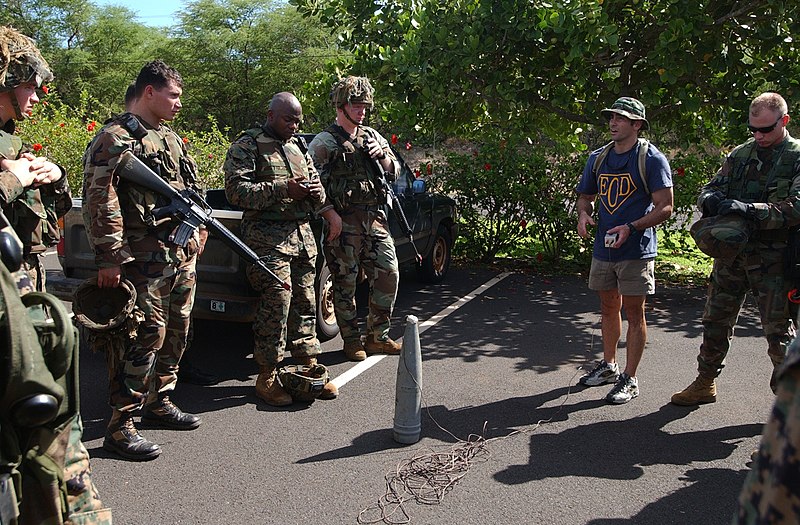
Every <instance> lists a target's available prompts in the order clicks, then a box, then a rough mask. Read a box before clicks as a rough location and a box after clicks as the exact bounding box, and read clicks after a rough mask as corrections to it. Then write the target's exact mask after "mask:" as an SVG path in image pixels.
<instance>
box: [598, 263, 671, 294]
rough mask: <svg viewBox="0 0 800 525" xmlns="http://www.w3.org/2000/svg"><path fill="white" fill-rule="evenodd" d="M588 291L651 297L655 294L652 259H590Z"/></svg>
mask: <svg viewBox="0 0 800 525" xmlns="http://www.w3.org/2000/svg"><path fill="white" fill-rule="evenodd" d="M589 289H590V290H595V291H602V290H614V289H617V290H619V293H620V294H621V295H653V294H654V293H656V278H655V261H654V259H634V260H631V261H616V262H609V261H601V260H600V259H595V258H592V268H591V269H590V270H589Z"/></svg>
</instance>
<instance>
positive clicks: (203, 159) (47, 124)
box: [17, 91, 230, 196]
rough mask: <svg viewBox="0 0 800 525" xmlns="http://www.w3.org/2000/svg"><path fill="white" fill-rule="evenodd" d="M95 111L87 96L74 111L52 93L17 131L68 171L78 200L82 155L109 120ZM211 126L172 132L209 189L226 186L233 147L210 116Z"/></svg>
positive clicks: (23, 138) (42, 153)
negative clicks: (227, 163) (226, 162)
mask: <svg viewBox="0 0 800 525" xmlns="http://www.w3.org/2000/svg"><path fill="white" fill-rule="evenodd" d="M96 107H97V103H96V101H94V100H92V99H91V97H90V96H89V95H88V94H87V93H86V92H83V94H82V95H81V101H80V105H79V106H78V107H77V108H72V107H70V106H68V105H66V104H64V103H63V102H62V101H61V99H60V98H59V97H58V95H57V94H56V93H54V92H52V91H51V92H50V93H49V94H48V95H47V97H45V98H44V99H43V100H42V101H41V103H39V104H37V105H36V106H34V111H33V115H32V116H31V117H30V118H27V119H25V120H24V121H22V122H20V123H19V124H18V127H17V132H18V134H19V136H20V137H21V138H22V140H23V141H24V142H25V143H26V144H29V145H30V146H31V147H32V148H33V150H34V153H35V154H36V155H38V156H44V157H47V158H48V159H50V160H51V161H53V162H55V163H56V164H58V165H59V166H61V167H63V168H64V169H65V170H66V172H67V176H68V178H69V184H70V188H71V189H72V194H73V195H75V196H79V195H80V194H81V187H82V186H83V154H84V152H85V151H86V147H87V146H88V144H89V142H90V141H91V140H92V138H94V136H95V134H96V133H97V132H98V131H99V130H100V128H101V127H102V125H103V124H102V122H103V121H104V120H105V119H106V116H101V115H100V114H99V113H98V112H97V111H96V110H94V109H93V108H96ZM208 123H209V130H208V131H200V130H198V131H187V132H185V133H181V131H180V129H179V128H173V129H175V131H176V132H177V133H178V134H179V135H180V136H181V137H183V141H184V143H185V144H186V145H187V148H188V150H189V154H190V155H192V157H193V158H194V159H195V161H196V162H197V165H198V168H199V182H200V185H201V186H202V187H203V188H206V189H208V188H218V187H221V186H222V185H223V184H224V178H223V174H222V163H223V161H224V160H225V153H226V152H227V151H228V146H229V145H230V140H229V139H228V137H227V136H226V134H225V132H227V130H224V131H223V130H220V129H219V127H218V126H217V122H216V120H215V119H214V118H213V117H211V116H209V117H208Z"/></svg>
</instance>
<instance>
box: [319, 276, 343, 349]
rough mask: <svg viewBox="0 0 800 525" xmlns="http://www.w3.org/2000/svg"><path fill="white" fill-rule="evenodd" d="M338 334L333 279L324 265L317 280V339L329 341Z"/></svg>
mask: <svg viewBox="0 0 800 525" xmlns="http://www.w3.org/2000/svg"><path fill="white" fill-rule="evenodd" d="M338 334H339V325H338V324H337V323H336V314H335V313H334V311H333V279H332V278H331V272H330V270H328V265H327V264H323V265H322V268H320V270H319V277H318V279H317V338H318V339H319V340H320V341H327V340H328V339H333V338H334V337H336V336H337V335H338Z"/></svg>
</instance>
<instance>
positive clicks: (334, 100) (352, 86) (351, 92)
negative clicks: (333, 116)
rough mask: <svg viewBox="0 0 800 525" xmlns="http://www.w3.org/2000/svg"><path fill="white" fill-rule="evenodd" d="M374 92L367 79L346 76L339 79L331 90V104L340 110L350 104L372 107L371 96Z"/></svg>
mask: <svg viewBox="0 0 800 525" xmlns="http://www.w3.org/2000/svg"><path fill="white" fill-rule="evenodd" d="M374 93H375V90H374V89H373V88H372V84H370V83H369V79H368V78H367V77H354V76H352V75H351V76H347V77H344V78H342V79H339V80H338V81H337V82H336V83H335V84H334V85H333V89H331V104H333V107H334V108H340V107H342V106H345V105H347V104H350V103H361V104H369V106H370V107H372V105H373V101H372V100H373V99H372V96H373V94H374Z"/></svg>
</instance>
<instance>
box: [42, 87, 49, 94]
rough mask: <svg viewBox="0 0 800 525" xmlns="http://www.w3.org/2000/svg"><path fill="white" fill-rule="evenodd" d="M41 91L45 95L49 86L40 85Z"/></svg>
mask: <svg viewBox="0 0 800 525" xmlns="http://www.w3.org/2000/svg"><path fill="white" fill-rule="evenodd" d="M42 93H44V94H45V95H47V94H48V93H50V88H49V87H47V86H42Z"/></svg>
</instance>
